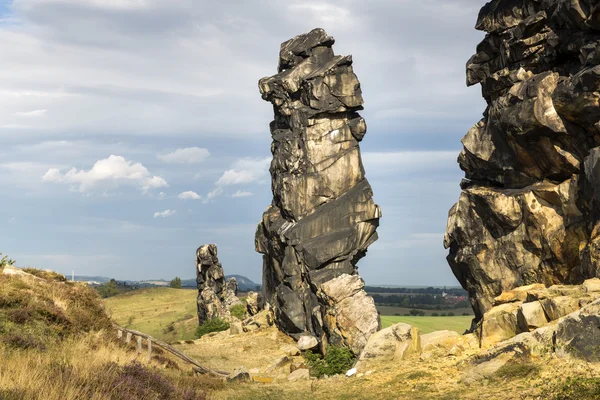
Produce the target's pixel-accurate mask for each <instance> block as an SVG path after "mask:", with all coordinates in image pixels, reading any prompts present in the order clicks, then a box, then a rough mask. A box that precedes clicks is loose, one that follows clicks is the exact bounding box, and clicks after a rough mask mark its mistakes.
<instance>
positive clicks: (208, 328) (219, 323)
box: [196, 317, 229, 338]
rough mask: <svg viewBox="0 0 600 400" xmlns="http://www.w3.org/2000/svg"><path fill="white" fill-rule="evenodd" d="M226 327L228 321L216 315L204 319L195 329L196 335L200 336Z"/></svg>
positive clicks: (223, 329) (227, 326)
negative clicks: (215, 316)
mask: <svg viewBox="0 0 600 400" xmlns="http://www.w3.org/2000/svg"><path fill="white" fill-rule="evenodd" d="M227 329H229V322H227V321H225V320H223V319H221V318H218V317H217V318H213V319H209V320H207V321H204V323H203V324H202V325H200V326H199V327H198V329H196V336H198V337H199V338H201V337H202V336H204V335H206V334H208V333H211V332H222V331H226V330H227Z"/></svg>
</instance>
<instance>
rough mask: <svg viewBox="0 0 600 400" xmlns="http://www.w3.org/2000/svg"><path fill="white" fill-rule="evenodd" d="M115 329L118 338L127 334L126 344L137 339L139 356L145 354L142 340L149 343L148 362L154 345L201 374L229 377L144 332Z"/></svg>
mask: <svg viewBox="0 0 600 400" xmlns="http://www.w3.org/2000/svg"><path fill="white" fill-rule="evenodd" d="M115 328H116V330H117V338H119V339H123V333H125V334H126V335H125V343H131V340H132V339H133V338H134V337H135V338H137V351H138V353H139V354H142V353H143V348H142V340H143V339H146V343H147V353H146V359H147V360H148V362H150V360H151V359H152V346H153V345H154V346H157V347H160V348H161V349H163V350H166V351H168V352H169V353H171V354H173V355H174V356H176V357H178V358H179V359H181V360H183V361H185V362H187V363H189V364H192V369H193V370H194V371H196V372H198V373H200V374H211V375H216V376H219V377H227V376H229V372H227V371H219V370H216V369H210V368H207V367H205V366H203V365H201V364H200V363H199V362H198V361H196V360H194V359H193V358H191V357H189V356H188V355H186V354H184V353H183V352H181V351H179V350H177V349H176V348H175V347H173V346H171V345H170V344H168V343H165V342H163V341H162V340H158V339H155V338H153V337H152V336H150V335H146V334H145V333H142V332H138V331H134V330H131V329H127V328H123V327H121V326H119V325H115Z"/></svg>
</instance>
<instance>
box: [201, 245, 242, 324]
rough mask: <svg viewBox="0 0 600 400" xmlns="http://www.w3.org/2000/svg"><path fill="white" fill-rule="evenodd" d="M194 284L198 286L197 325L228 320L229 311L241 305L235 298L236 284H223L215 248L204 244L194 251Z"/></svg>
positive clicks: (230, 280) (233, 281)
mask: <svg viewBox="0 0 600 400" xmlns="http://www.w3.org/2000/svg"><path fill="white" fill-rule="evenodd" d="M196 283H197V285H198V300H197V305H198V323H199V324H200V325H202V324H203V323H204V322H205V321H206V320H209V319H212V318H216V317H219V318H225V319H230V318H231V314H230V312H229V309H230V308H231V307H232V306H234V305H236V304H241V302H240V300H239V299H238V298H237V282H236V280H235V278H231V279H229V280H228V281H227V283H226V282H225V274H224V273H223V267H222V266H221V263H220V262H219V258H218V257H217V246H216V245H214V244H205V245H203V246H200V247H199V248H198V250H196Z"/></svg>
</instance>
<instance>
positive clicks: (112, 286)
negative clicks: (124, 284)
mask: <svg viewBox="0 0 600 400" xmlns="http://www.w3.org/2000/svg"><path fill="white" fill-rule="evenodd" d="M96 290H97V291H98V293H100V296H101V297H103V298H107V297H112V296H116V295H118V294H119V284H118V283H117V281H115V280H114V279H111V280H110V281H109V282H106V283H105V284H103V285H100V286H98V287H97V288H96Z"/></svg>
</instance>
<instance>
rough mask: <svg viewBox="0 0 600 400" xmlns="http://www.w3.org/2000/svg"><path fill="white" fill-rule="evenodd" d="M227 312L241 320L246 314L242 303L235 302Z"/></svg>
mask: <svg viewBox="0 0 600 400" xmlns="http://www.w3.org/2000/svg"><path fill="white" fill-rule="evenodd" d="M229 312H230V313H231V315H232V316H233V317H236V318H237V319H240V320H242V319H244V316H245V315H246V306H244V304H236V305H235V306H233V307H231V308H230V309H229Z"/></svg>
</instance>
